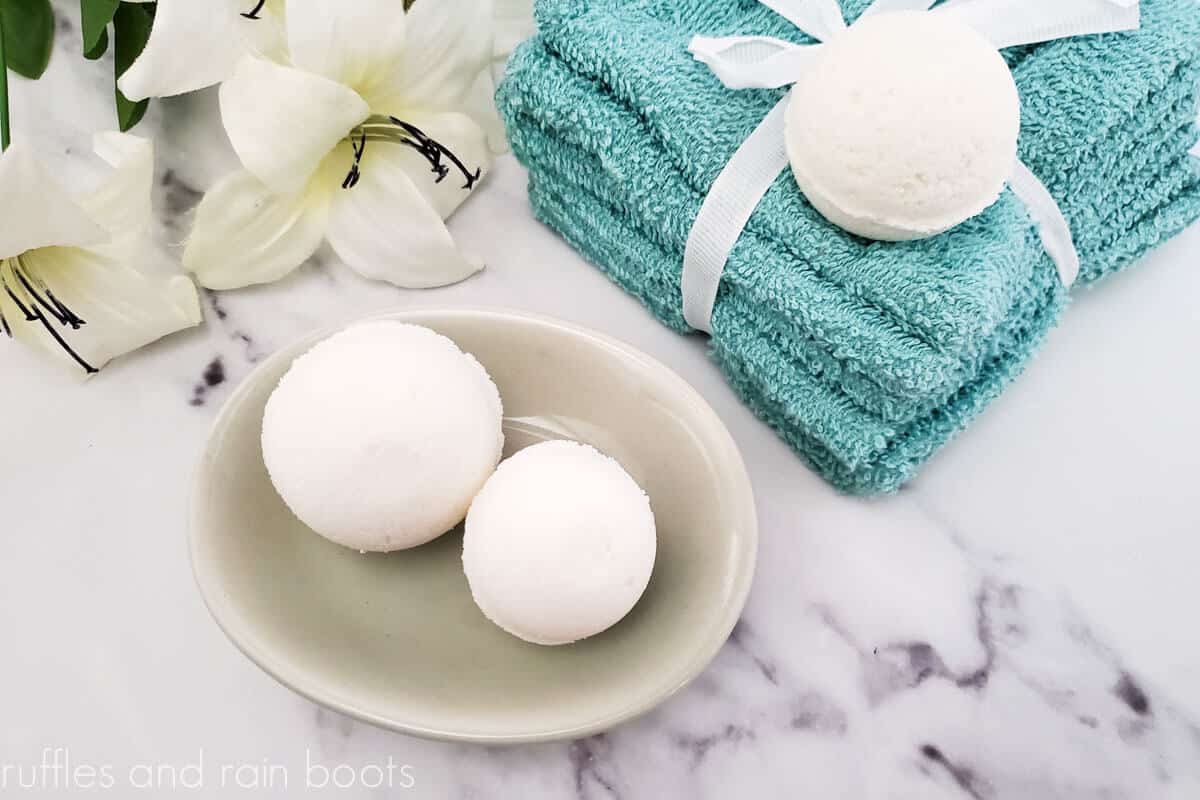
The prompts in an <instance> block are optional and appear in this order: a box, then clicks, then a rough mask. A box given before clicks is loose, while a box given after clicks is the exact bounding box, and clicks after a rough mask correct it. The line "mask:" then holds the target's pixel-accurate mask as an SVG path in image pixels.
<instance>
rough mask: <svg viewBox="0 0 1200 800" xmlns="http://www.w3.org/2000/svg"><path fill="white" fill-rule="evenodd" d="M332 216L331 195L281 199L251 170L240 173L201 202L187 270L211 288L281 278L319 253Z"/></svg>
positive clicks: (185, 256)
mask: <svg viewBox="0 0 1200 800" xmlns="http://www.w3.org/2000/svg"><path fill="white" fill-rule="evenodd" d="M327 218H328V198H327V195H325V196H323V195H322V194H321V193H316V192H298V193H295V194H291V195H277V194H274V193H273V192H271V190H270V189H268V188H267V187H266V186H265V185H263V183H262V182H261V181H259V180H258V178H256V177H255V176H254V175H252V174H250V173H249V172H236V173H234V174H232V175H230V176H228V177H226V178H225V179H223V180H222V181H220V182H219V183H218V184H217V185H216V186H214V187H213V188H212V189H211V190H210V191H209V192H208V194H206V195H204V199H203V200H201V201H200V205H199V206H198V207H197V209H196V220H195V223H194V225H193V227H192V234H191V237H190V238H189V240H188V242H187V246H186V247H185V249H184V251H183V267H184V269H186V270H188V271H189V272H193V273H195V275H196V279H197V280H198V281H199V282H200V284H201V285H202V286H206V287H208V288H210V289H236V288H239V287H242V286H249V285H250V284H254V283H268V282H270V281H274V280H277V279H279V278H282V277H283V276H284V275H286V274H288V273H289V272H291V271H292V270H294V269H295V268H296V267H298V266H300V265H301V264H302V263H304V261H305V260H307V259H308V257H309V256H311V255H312V254H313V252H314V251H316V249H317V247H318V246H319V245H320V244H321V240H322V239H323V238H324V236H325V225H326V220H327Z"/></svg>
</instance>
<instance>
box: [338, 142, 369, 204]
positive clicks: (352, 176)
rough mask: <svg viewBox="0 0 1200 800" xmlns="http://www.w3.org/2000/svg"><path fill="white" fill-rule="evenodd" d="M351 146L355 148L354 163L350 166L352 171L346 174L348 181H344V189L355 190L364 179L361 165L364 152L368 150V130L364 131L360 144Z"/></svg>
mask: <svg viewBox="0 0 1200 800" xmlns="http://www.w3.org/2000/svg"><path fill="white" fill-rule="evenodd" d="M350 146H351V147H353V148H354V163H353V164H351V165H350V171H349V172H347V173H346V179H345V180H344V181H342V188H343V189H353V188H354V187H355V185H356V184H357V183H358V179H359V178H361V177H362V171H361V170H360V169H359V164H361V163H362V156H363V151H364V150H366V149H367V131H366V129H363V131H362V138H360V139H359V140H358V144H351V145H350Z"/></svg>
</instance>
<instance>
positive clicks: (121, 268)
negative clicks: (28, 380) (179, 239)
mask: <svg viewBox="0 0 1200 800" xmlns="http://www.w3.org/2000/svg"><path fill="white" fill-rule="evenodd" d="M13 263H14V262H12V261H9V262H5V265H4V267H3V268H0V270H3V273H6V274H5V275H4V277H5V283H6V284H7V285H8V287H9V288H10V289H13V294H11V295H10V294H7V293H5V294H4V295H3V297H2V298H0V313H3V315H4V318H5V321H6V322H7V323H8V325H9V328H10V329H11V331H12V335H13V337H14V338H16V339H18V340H21V341H23V342H26V343H28V344H32V345H34V346H37V347H40V348H42V349H43V350H45V351H46V352H47V353H49V354H50V355H52V356H54V357H56V358H59V359H62V360H64V361H67V362H73V363H74V364H75V365H76V366H77V367H81V368H83V369H85V370H86V371H89V372H91V371H95V370H98V369H100V367H102V366H104V365H105V364H107V363H108V362H109V361H110V360H111V359H113V358H116V357H117V356H119V355H123V354H124V353H128V352H130V351H131V350H136V349H137V348H139V347H142V346H143V345H146V344H149V343H150V342H153V341H155V340H156V339H160V338H162V337H163V336H166V335H167V334H169V333H174V332H175V331H178V330H182V329H183V328H190V327H192V326H194V325H198V324H199V323H200V321H201V319H202V316H201V314H200V299H199V297H198V296H197V294H196V287H195V285H194V284H193V283H192V282H191V281H190V280H189V279H187V278H186V277H184V276H182V275H160V274H155V273H154V272H153V271H151V270H141V269H138V268H136V267H134V266H132V265H131V264H130V263H127V262H124V261H120V260H115V259H111V258H107V257H105V256H104V255H103V254H102V253H100V252H98V251H92V250H88V249H84V248H77V247H47V248H42V249H39V250H35V251H33V252H30V253H26V254H25V255H24V256H22V257H21V262H20V267H21V269H22V275H27V280H28V282H29V286H31V287H32V288H33V290H32V291H31V290H30V288H29V287H27V286H25V285H24V284H22V283H21V282H20V281H19V280H16V279H15V276H14V275H13V273H12V267H13ZM14 282H15V283H16V284H17V286H16V287H14V286H13V284H14ZM48 291H52V292H53V301H51V299H50V298H49V296H48V295H47V292H48ZM17 298H19V299H20V301H21V302H20V306H21V307H20V308H19V307H18V304H17ZM51 302H56V303H59V304H61V306H62V307H66V308H69V309H70V311H71V313H72V314H73V315H74V318H73V319H74V322H64V321H62V320H61V319H58V318H56V317H55V316H54V314H52V313H51V309H52V308H53V307H54V306H52V305H51ZM25 311H29V312H32V313H31V314H26V313H24V312H25ZM31 317H32V318H31Z"/></svg>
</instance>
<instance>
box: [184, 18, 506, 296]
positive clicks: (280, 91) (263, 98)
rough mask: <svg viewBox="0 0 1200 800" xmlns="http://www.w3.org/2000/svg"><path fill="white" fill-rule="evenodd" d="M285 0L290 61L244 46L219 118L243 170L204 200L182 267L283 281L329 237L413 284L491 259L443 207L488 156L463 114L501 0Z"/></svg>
mask: <svg viewBox="0 0 1200 800" xmlns="http://www.w3.org/2000/svg"><path fill="white" fill-rule="evenodd" d="M399 8H400V3H399V2H398V0H355V2H341V1H339V0H289V2H288V3H287V13H286V15H285V27H286V47H287V52H288V54H289V63H288V64H280V63H275V62H273V61H271V60H268V59H265V58H260V57H254V56H250V57H245V58H243V59H242V60H241V61H240V62H239V64H238V67H237V69H236V70H235V72H234V74H233V75H232V76H231V77H230V78H229V79H228V80H226V81H225V83H223V84H222V85H221V91H220V105H221V117H222V121H223V122H224V125H225V130H226V132H227V133H228V135H229V139H230V141H231V142H232V144H233V147H234V150H235V151H236V152H237V154H238V156H239V157H240V158H241V162H242V165H243V166H244V167H245V170H244V171H242V172H238V173H235V174H233V175H230V176H229V177H227V178H225V179H224V180H222V181H221V182H219V183H218V184H217V185H216V186H215V187H213V189H212V190H211V191H209V192H208V194H206V195H205V197H204V199H203V200H202V201H201V203H200V206H199V208H198V209H197V212H196V220H195V226H194V228H193V230H192V235H191V237H190V239H189V241H188V243H187V248H186V250H185V252H184V256H183V262H184V266H185V267H186V268H187V269H189V270H191V271H193V272H195V273H196V276H197V278H198V279H199V281H200V282H201V283H202V284H203V285H205V286H208V287H210V288H213V289H229V288H236V287H240V286H246V285H248V284H252V283H264V282H267V281H273V280H275V279H277V278H280V277H282V276H283V275H285V274H287V273H288V272H290V271H291V270H293V269H294V268H295V267H297V266H299V265H300V264H301V263H302V262H303V261H305V260H306V259H307V258H308V257H309V256H310V255H312V253H313V252H314V251H315V250H316V249H317V247H318V246H319V245H320V243H321V242H322V240H325V239H327V240H328V241H329V243H330V245H332V247H333V249H334V251H335V252H336V253H337V254H338V255H339V256H340V257H341V258H342V260H343V261H345V262H346V263H347V264H348V265H349V266H350V267H352V268H353V269H355V270H357V271H358V272H359V273H361V274H363V275H365V276H366V277H369V278H375V279H379V280H385V281H389V282H391V283H394V284H397V285H399V286H405V287H414V288H415V287H428V286H441V285H445V284H449V283H455V282H457V281H460V280H462V279H463V278H466V277H467V276H469V275H471V274H473V273H474V272H476V271H478V270H479V269H480V268H481V265H480V264H478V263H476V262H474V261H472V260H469V259H467V258H465V257H464V256H463V255H461V254H460V253H459V252H458V250H457V249H456V248H455V246H454V242H453V240H452V239H451V238H450V233H449V231H447V230H446V226H445V225H444V223H443V220H444V219H445V218H446V217H447V216H449V215H450V214H451V213H452V212H453V211H454V210H455V209H456V208H458V206H459V204H461V203H462V201H463V200H465V199H466V197H467V196H468V195H469V194H470V192H471V190H472V189H473V188H474V187H475V186H476V184H477V183H478V181H479V179H480V178H481V176H482V174H483V171H484V170H486V169H488V168H489V167H490V166H491V151H490V150H489V148H488V145H487V141H486V136H485V133H484V130H483V129H482V128H481V127H480V124H479V123H478V122H477V121H476V120H475V119H473V118H472V117H471V116H470V115H469V114H468V113H467V112H466V110H465V109H466V107H467V102H468V100H469V97H470V95H471V92H472V90H473V88H474V87H475V85H476V83H477V77H478V76H479V75H480V73H482V72H484V71H485V70H486V69H487V68H488V66H489V65H490V62H491V58H492V33H491V30H490V26H489V25H487V24H479V20H480V19H483V20H489V19H491V0H482V2H481V0H418V1H417V2H416V3H415V4H414V5H413V7H412V9H411V10H410V11H409V12H408V13H407V14H405V13H401V12H400V11H399Z"/></svg>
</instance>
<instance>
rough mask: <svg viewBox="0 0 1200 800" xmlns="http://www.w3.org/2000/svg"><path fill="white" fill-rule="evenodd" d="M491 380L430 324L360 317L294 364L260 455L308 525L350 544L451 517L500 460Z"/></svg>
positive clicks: (398, 535)
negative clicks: (350, 325)
mask: <svg viewBox="0 0 1200 800" xmlns="http://www.w3.org/2000/svg"><path fill="white" fill-rule="evenodd" d="M501 417H502V411H501V406H500V394H499V392H497V391H496V385H495V384H494V383H493V382H492V379H491V378H490V377H489V376H488V374H487V372H486V371H485V370H484V368H483V367H482V366H480V364H479V362H478V361H476V360H475V359H474V358H473V357H472V356H470V355H468V354H466V353H463V352H462V351H461V350H459V349H458V347H457V346H456V345H455V344H454V342H452V341H450V340H449V339H447V338H446V337H445V336H442V335H440V334H437V333H434V332H433V331H431V330H429V329H428V328H423V327H420V326H417V325H407V324H404V323H401V322H395V321H387V320H384V321H377V322H366V323H361V324H358V325H354V326H352V327H349V328H347V329H346V330H344V331H341V332H340V333H337V334H334V335H333V336H330V337H329V338H328V339H325V340H324V341H322V342H321V343H320V344H318V345H316V346H315V347H313V348H312V349H311V350H309V351H308V352H307V353H305V354H304V355H302V356H300V357H299V358H297V359H296V360H295V362H293V363H292V366H291V368H290V369H289V370H288V371H287V374H285V375H284V376H283V378H282V379H281V380H280V381H279V385H278V386H277V387H276V388H275V390H274V392H272V393H271V396H270V398H269V399H268V400H267V406H266V410H265V412H264V413H263V427H262V449H263V459H264V461H265V462H266V465H267V471H268V472H269V473H270V476H271V482H272V483H274V484H275V488H276V489H277V490H278V492H279V495H280V497H282V498H283V500H284V502H285V503H287V505H288V507H289V508H291V510H292V512H293V513H294V514H295V515H296V516H297V517H299V518H300V519H301V520H302V521H303V522H304V523H305V524H306V525H308V526H309V527H310V528H312V529H313V530H314V531H316V532H317V533H319V534H321V535H322V536H324V537H325V538H327V539H330V540H332V541H334V542H337V543H338V544H341V545H345V546H346V547H352V548H354V549H356V550H363V551H377V552H386V551H391V550H401V549H404V548H406V547H416V546H417V545H419V544H424V543H425V542H428V541H429V540H430V539H434V538H436V537H438V536H440V535H441V534H443V533H445V532H446V531H448V530H450V529H451V528H453V527H454V526H455V525H457V524H458V523H459V522H461V521H462V519H463V517H464V516H466V513H467V508H468V507H469V506H470V504H471V500H472V498H474V497H475V494H476V493H477V492H478V491H479V489H480V487H482V486H483V484H484V482H485V481H486V480H487V479H488V477H489V476H490V475H491V474H492V471H493V470H494V469H495V468H496V464H497V463H499V461H500V454H501V450H502V448H503V446H504V434H503V432H502V430H501Z"/></svg>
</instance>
